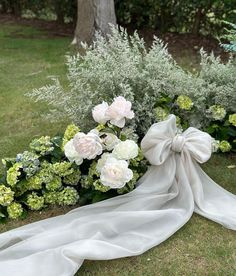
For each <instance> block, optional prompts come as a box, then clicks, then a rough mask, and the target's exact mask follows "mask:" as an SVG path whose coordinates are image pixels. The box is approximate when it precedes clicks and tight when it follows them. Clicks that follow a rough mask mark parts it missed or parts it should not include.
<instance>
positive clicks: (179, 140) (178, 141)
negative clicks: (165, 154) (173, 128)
mask: <svg viewBox="0 0 236 276" xmlns="http://www.w3.org/2000/svg"><path fill="white" fill-rule="evenodd" d="M184 144H185V137H184V136H182V135H179V134H177V135H175V137H174V138H173V139H172V144H171V149H172V150H173V151H174V152H179V153H180V152H181V151H182V150H183V147H184Z"/></svg>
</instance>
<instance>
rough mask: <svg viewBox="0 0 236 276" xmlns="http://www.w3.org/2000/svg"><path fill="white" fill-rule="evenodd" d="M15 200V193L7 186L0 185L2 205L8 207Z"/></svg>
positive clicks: (0, 203)
mask: <svg viewBox="0 0 236 276" xmlns="http://www.w3.org/2000/svg"><path fill="white" fill-rule="evenodd" d="M13 200H14V192H13V191H12V190H11V188H8V187H6V186H5V185H0V205H2V206H8V205H10V204H11V203H12V201H13Z"/></svg>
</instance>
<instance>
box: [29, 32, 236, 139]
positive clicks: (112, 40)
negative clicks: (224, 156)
mask: <svg viewBox="0 0 236 276" xmlns="http://www.w3.org/2000/svg"><path fill="white" fill-rule="evenodd" d="M82 47H83V50H84V51H83V54H80V53H78V54H77V55H74V56H67V57H66V58H67V62H66V64H67V66H68V75H67V78H68V83H69V85H68V87H67V88H66V89H64V88H63V87H62V85H61V84H60V82H59V80H58V79H53V84H51V85H48V86H44V87H42V88H39V89H35V90H34V91H33V92H31V93H30V94H29V95H30V97H32V98H34V99H35V100H36V101H46V102H47V103H49V104H50V105H51V106H52V111H54V112H56V115H54V117H53V118H59V117H60V116H59V115H62V116H68V117H69V118H70V119H71V120H72V121H73V122H75V123H76V124H78V125H80V126H82V127H84V126H85V125H86V126H88V125H89V127H91V123H90V122H92V120H91V109H92V107H93V106H94V105H96V104H99V103H101V101H103V100H104V101H108V102H111V101H112V99H113V98H114V97H115V96H118V95H123V96H124V97H125V98H126V99H128V100H130V101H131V102H132V103H133V109H134V111H135V114H136V117H135V120H134V125H133V127H135V128H136V130H137V132H138V134H140V135H143V134H144V133H145V132H146V130H147V128H149V127H150V125H151V124H152V123H153V122H154V121H155V112H154V108H155V103H156V100H157V99H158V98H159V97H161V96H162V95H163V94H166V95H169V97H171V98H172V97H174V96H176V95H180V94H184V95H188V96H189V97H190V98H191V99H192V101H193V102H194V106H195V107H196V112H195V113H194V114H193V115H191V116H192V118H191V124H192V125H193V126H195V127H202V126H203V125H204V124H205V122H206V120H207V119H206V116H205V111H206V109H207V108H208V107H209V106H210V105H213V104H220V105H223V106H224V107H225V108H226V110H227V111H229V112H235V111H236V78H235V72H236V71H235V69H236V66H235V65H236V64H235V61H233V59H231V60H229V61H228V63H226V64H223V63H222V62H221V61H220V59H219V58H215V57H214V55H213V54H211V55H207V54H206V53H205V52H204V51H203V50H201V56H202V59H201V70H200V73H199V74H198V75H196V74H195V75H194V74H192V73H190V72H186V71H184V70H183V69H182V68H181V67H179V66H178V65H177V64H176V62H175V61H174V59H173V58H172V56H171V55H170V54H169V53H168V51H167V48H166V45H164V43H163V42H162V41H161V40H160V39H158V38H156V37H154V41H153V44H152V46H151V48H150V49H149V50H147V48H146V46H145V43H144V41H143V39H142V38H140V37H139V36H138V34H137V33H134V35H132V36H129V35H128V34H127V32H126V31H125V30H124V29H122V28H120V29H119V30H118V29H117V28H115V27H113V28H112V34H111V35H110V36H109V38H108V39H105V38H103V37H102V36H101V35H100V34H97V35H96V41H95V42H94V44H93V45H92V46H88V45H86V44H83V45H82ZM52 114H53V113H52Z"/></svg>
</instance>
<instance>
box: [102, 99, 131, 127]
mask: <svg viewBox="0 0 236 276" xmlns="http://www.w3.org/2000/svg"><path fill="white" fill-rule="evenodd" d="M131 107H132V104H131V102H130V101H126V99H125V98H124V97H122V96H119V97H116V98H115V99H114V101H113V103H112V104H111V105H110V106H109V107H108V109H107V111H106V116H107V118H108V119H109V120H110V122H111V124H113V125H115V126H118V127H120V128H122V127H124V125H125V118H127V119H132V118H134V112H133V111H132V110H131Z"/></svg>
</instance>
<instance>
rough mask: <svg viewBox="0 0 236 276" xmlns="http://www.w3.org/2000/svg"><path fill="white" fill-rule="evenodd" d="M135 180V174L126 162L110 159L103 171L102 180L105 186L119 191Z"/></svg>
mask: <svg viewBox="0 0 236 276" xmlns="http://www.w3.org/2000/svg"><path fill="white" fill-rule="evenodd" d="M132 178H133V172H132V170H130V169H129V168H128V163H127V162H126V161H124V160H117V159H116V158H114V157H109V158H108V159H107V160H106V163H105V165H104V166H103V167H102V169H101V176H100V180H101V182H102V184H103V185H104V186H108V187H110V188H112V189H119V188H122V187H124V186H125V184H126V183H127V182H129V181H130V180H131V179H132Z"/></svg>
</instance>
